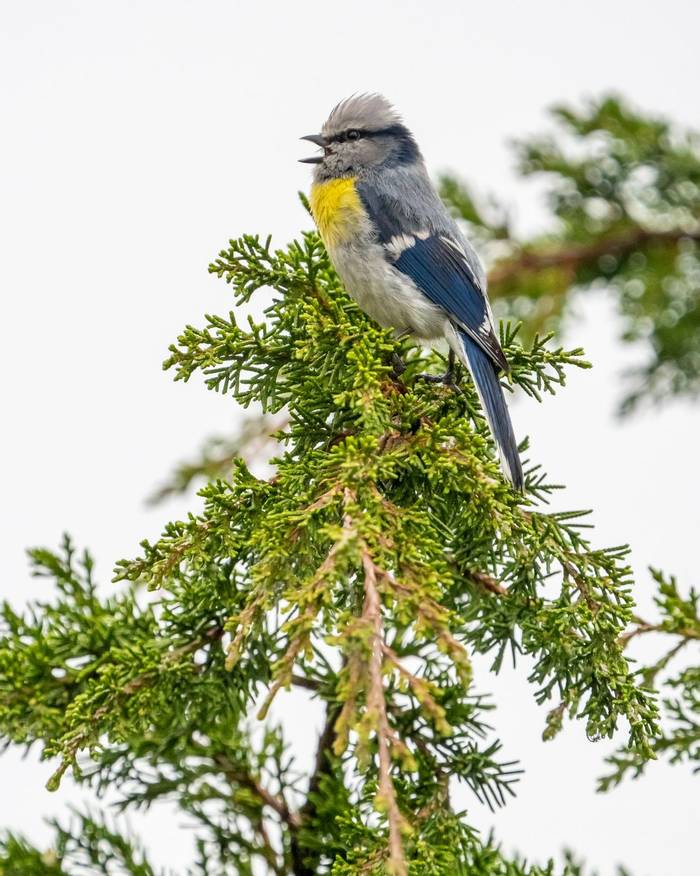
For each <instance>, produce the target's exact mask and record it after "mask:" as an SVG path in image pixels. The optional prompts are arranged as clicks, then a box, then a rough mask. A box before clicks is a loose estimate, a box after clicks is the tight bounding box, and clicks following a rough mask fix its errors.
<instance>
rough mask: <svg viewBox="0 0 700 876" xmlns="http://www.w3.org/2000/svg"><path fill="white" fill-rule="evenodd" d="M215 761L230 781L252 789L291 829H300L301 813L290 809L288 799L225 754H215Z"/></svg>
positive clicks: (264, 804)
mask: <svg viewBox="0 0 700 876" xmlns="http://www.w3.org/2000/svg"><path fill="white" fill-rule="evenodd" d="M214 762H215V763H216V764H217V765H218V766H219V767H221V770H222V772H223V774H224V775H225V776H226V778H227V779H228V780H229V781H230V782H232V783H235V784H237V785H240V786H241V787H243V788H247V789H248V790H249V791H252V792H253V793H254V794H255V795H256V796H257V797H258V798H259V799H260V802H261V803H262V804H263V806H269V807H270V809H272V810H274V812H276V813H277V815H279V817H280V819H281V820H282V821H283V822H284V823H285V824H286V825H287V826H288V827H289V828H290V829H291V830H298V829H299V828H300V827H301V818H300V817H299V813H298V812H294V811H292V810H290V808H289V806H287V803H286V801H285V800H284V799H283V798H282V797H281V796H279V797H278V796H276V795H275V794H273V793H272V792H271V791H268V790H267V788H266V787H265V786H264V785H263V784H262V783H261V782H260V780H259V779H258V778H257V777H256V776H253V775H251V774H250V773H247V772H245V771H244V770H242V769H240V768H239V767H238V766H237V765H236V764H235V763H233V761H232V760H230V759H229V758H228V757H227V756H226V755H225V754H216V755H214Z"/></svg>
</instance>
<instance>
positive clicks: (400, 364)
mask: <svg viewBox="0 0 700 876" xmlns="http://www.w3.org/2000/svg"><path fill="white" fill-rule="evenodd" d="M391 364H392V366H393V369H394V374H395V375H396V376H397V377H401V375H402V374H403V373H404V371H405V370H406V363H405V362H404V361H403V359H402V358H401V356H399V354H398V353H392V354H391Z"/></svg>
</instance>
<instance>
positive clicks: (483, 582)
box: [467, 571, 508, 596]
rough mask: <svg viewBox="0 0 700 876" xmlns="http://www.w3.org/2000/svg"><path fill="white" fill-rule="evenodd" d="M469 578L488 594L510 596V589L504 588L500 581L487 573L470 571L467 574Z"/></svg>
mask: <svg viewBox="0 0 700 876" xmlns="http://www.w3.org/2000/svg"><path fill="white" fill-rule="evenodd" d="M467 577H468V578H470V579H471V580H472V581H474V583H475V584H478V585H479V586H480V587H482V588H483V589H484V590H486V591H487V592H488V593H495V594H496V595H497V596H508V588H507V587H504V586H503V584H501V582H500V581H497V580H496V579H495V578H494V577H493V576H491V575H488V574H487V573H486V572H477V571H469V572H467Z"/></svg>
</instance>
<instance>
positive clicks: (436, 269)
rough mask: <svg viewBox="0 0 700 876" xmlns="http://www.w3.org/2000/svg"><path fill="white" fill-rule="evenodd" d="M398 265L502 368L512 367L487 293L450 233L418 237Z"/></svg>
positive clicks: (395, 265) (397, 266)
mask: <svg viewBox="0 0 700 876" xmlns="http://www.w3.org/2000/svg"><path fill="white" fill-rule="evenodd" d="M457 246H459V244H457ZM394 267H396V268H398V270H399V271H401V272H402V273H404V274H406V275H407V276H408V277H410V278H411V279H412V280H413V282H414V283H415V284H416V286H418V288H419V289H420V290H421V291H422V292H423V293H424V295H426V296H427V297H428V298H429V299H430V300H431V301H432V302H433V303H434V304H437V305H438V307H441V308H442V309H443V310H445V311H446V312H447V313H448V314H449V315H450V316H451V317H452V319H453V320H454V321H455V322H456V323H457V324H458V325H459V326H460V327H461V328H462V329H464V331H466V332H467V334H469V335H470V336H471V337H472V338H473V339H474V340H475V341H476V342H477V344H479V346H480V347H481V348H482V349H483V350H484V351H485V352H486V353H488V355H489V356H490V358H491V359H492V360H493V362H494V363H495V364H496V365H498V367H499V368H503V369H504V370H506V371H507V370H508V363H507V361H506V359H505V356H504V355H503V351H502V350H501V345H500V344H499V343H498V339H497V338H496V335H495V334H494V331H493V326H492V325H491V315H490V313H489V310H488V305H487V303H486V298H485V296H484V293H483V292H482V291H481V288H480V287H479V284H478V280H477V279H476V277H475V276H474V273H473V272H472V270H471V268H470V266H469V265H468V263H467V261H466V259H465V258H464V256H463V254H462V253H461V252H460V251H459V249H457V248H455V244H454V243H452V242H451V241H450V239H449V238H448V237H447V236H446V235H444V234H431V235H430V236H428V237H425V238H422V239H421V238H415V242H414V243H413V245H412V246H408V247H406V249H404V250H403V252H402V253H401V254H400V255H399V257H398V259H396V261H395V262H394Z"/></svg>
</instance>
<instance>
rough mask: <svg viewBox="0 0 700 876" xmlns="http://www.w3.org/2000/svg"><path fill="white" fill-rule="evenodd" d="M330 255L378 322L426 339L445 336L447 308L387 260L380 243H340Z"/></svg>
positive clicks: (360, 302) (357, 298)
mask: <svg viewBox="0 0 700 876" xmlns="http://www.w3.org/2000/svg"><path fill="white" fill-rule="evenodd" d="M329 255H330V257H331V260H332V261H333V264H334V266H335V269H336V271H337V272H338V275H339V276H340V279H341V280H342V281H343V285H344V286H345V288H346V289H347V291H348V294H349V295H351V296H352V298H354V300H355V301H357V303H358V305H359V306H360V308H361V309H362V310H364V312H365V313H366V314H367V315H368V316H370V317H371V318H372V319H374V320H375V321H376V322H378V323H379V325H381V326H383V327H384V328H393V329H396V331H397V332H402V331H410V332H412V333H413V334H414V335H416V336H417V337H419V338H425V339H426V340H431V339H434V338H441V337H444V335H445V321H446V314H445V313H444V311H443V310H442V309H441V308H439V307H437V306H436V305H435V304H433V303H432V302H431V301H429V300H428V298H426V296H425V295H423V293H422V292H420V291H419V290H418V288H417V287H416V285H415V284H414V283H413V281H412V280H411V279H409V278H408V277H407V276H405V275H404V274H402V273H401V272H400V271H398V270H396V268H394V267H392V265H391V264H390V263H389V262H387V260H386V258H385V255H384V250H383V248H382V247H381V246H380V245H379V244H377V243H374V242H363V243H358V242H353V243H346V244H341V245H339V246H335V247H333V248H332V249H331V250H329Z"/></svg>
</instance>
